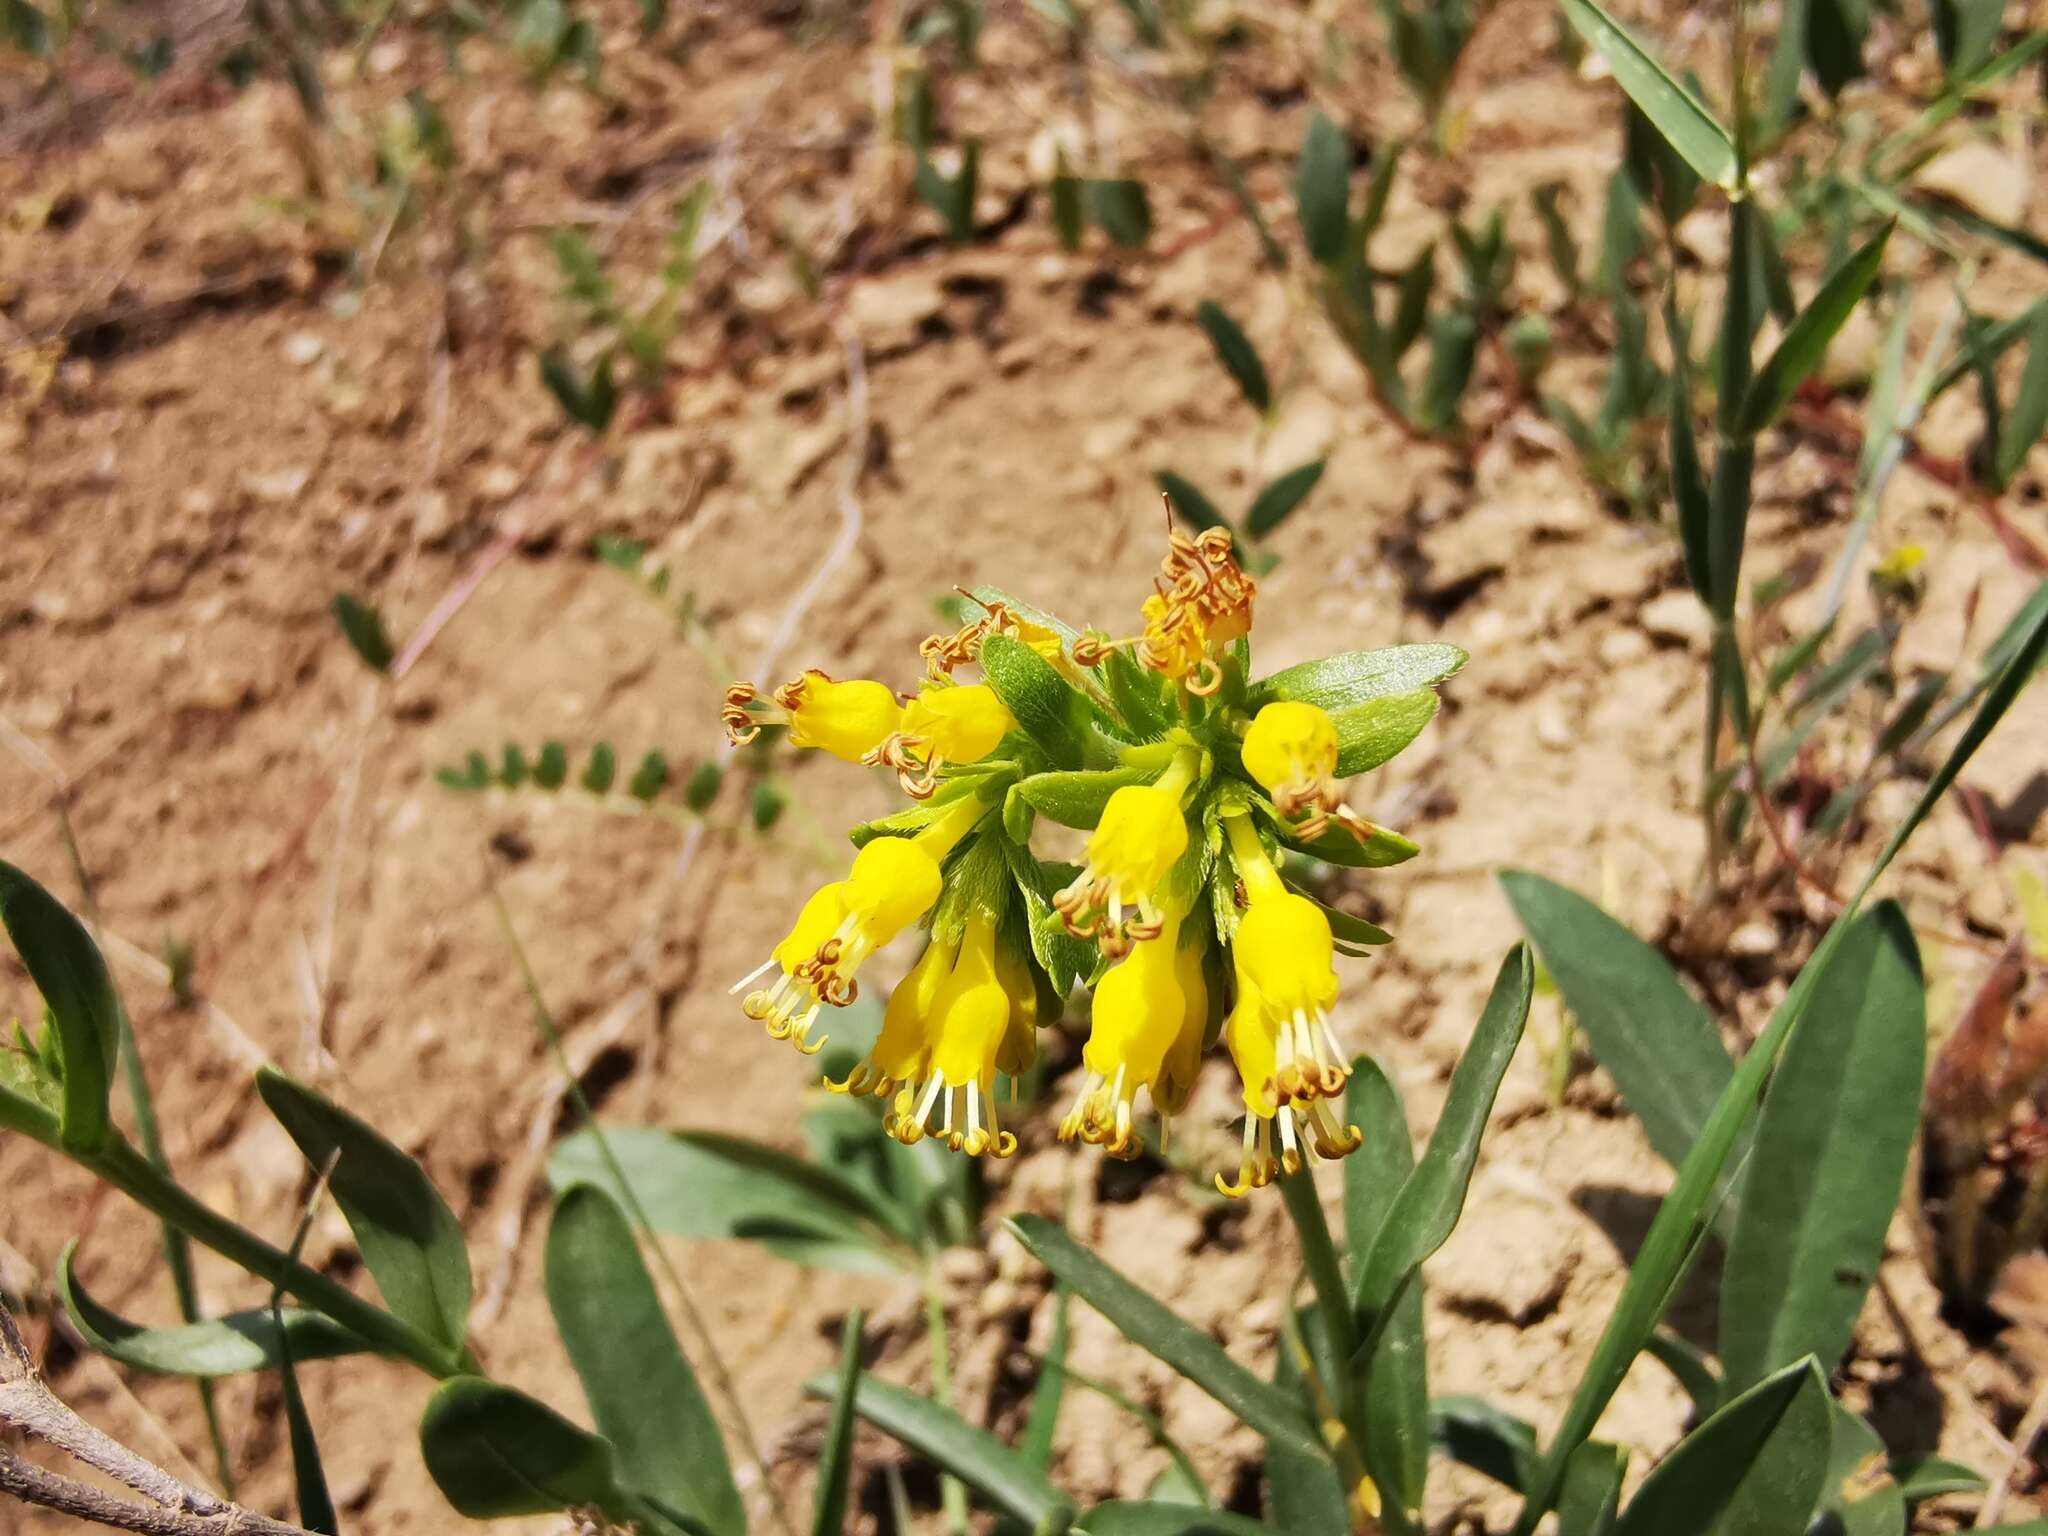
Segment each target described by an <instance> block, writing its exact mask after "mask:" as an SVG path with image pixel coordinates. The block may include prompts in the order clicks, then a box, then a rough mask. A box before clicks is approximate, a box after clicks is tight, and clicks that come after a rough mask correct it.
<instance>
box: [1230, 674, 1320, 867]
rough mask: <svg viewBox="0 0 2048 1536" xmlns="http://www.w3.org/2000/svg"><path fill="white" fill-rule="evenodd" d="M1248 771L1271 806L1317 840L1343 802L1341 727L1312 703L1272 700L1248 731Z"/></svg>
mask: <svg viewBox="0 0 2048 1536" xmlns="http://www.w3.org/2000/svg"><path fill="white" fill-rule="evenodd" d="M1244 771H1245V772H1246V773H1248V774H1250V775H1251V776H1252V777H1253V778H1254V779H1256V780H1257V781H1258V783H1259V784H1260V786H1261V787H1263V788H1264V789H1265V790H1267V791H1268V792H1269V793H1270V794H1271V795H1272V797H1273V808H1274V809H1275V810H1277V811H1278V812H1279V813H1280V814H1281V816H1283V817H1284V818H1285V819H1287V820H1288V821H1290V822H1293V823H1295V829H1294V830H1295V832H1296V834H1297V835H1298V836H1300V837H1301V838H1302V839H1303V840H1304V841H1308V842H1313V841H1314V840H1315V839H1316V838H1318V837H1320V836H1322V834H1323V829H1324V828H1325V827H1327V826H1328V825H1329V824H1330V816H1331V813H1332V812H1335V811H1337V810H1338V808H1339V807H1340V806H1341V805H1342V803H1343V796H1342V793H1341V791H1340V790H1339V789H1338V787H1337V727H1336V725H1335V724H1334V723H1333V722H1332V721H1331V719H1330V717H1329V716H1328V715H1327V714H1325V713H1324V712H1323V711H1322V710H1320V709H1317V708H1316V707H1315V705H1313V704H1295V703H1289V702H1286V701H1282V702H1281V703H1278V704H1268V705H1267V706H1266V707H1265V708H1264V709H1262V710H1260V711H1259V713H1258V716H1257V718H1256V719H1254V720H1253V721H1252V724H1251V729H1250V730H1248V731H1246V732H1245V734H1244Z"/></svg>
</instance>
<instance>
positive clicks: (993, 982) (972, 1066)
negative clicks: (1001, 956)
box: [883, 911, 1017, 1157]
mask: <svg viewBox="0 0 2048 1536" xmlns="http://www.w3.org/2000/svg"><path fill="white" fill-rule="evenodd" d="M995 948H996V943H995V923H994V922H993V920H991V919H990V918H989V916H988V915H987V914H986V913H983V912H979V911H977V912H975V913H974V914H973V915H972V916H971V917H969V918H968V920H967V929H966V932H965V933H964V934H963V936H962V937H961V940H960V951H959V954H958V956H957V957H956V958H955V959H954V962H953V969H952V971H951V973H950V974H949V975H948V976H947V977H946V980H945V981H944V983H942V984H941V985H940V986H939V988H938V990H937V992H936V993H935V994H934V995H933V997H932V1003H931V1012H930V1015H929V1018H928V1021H927V1025H926V1031H927V1036H928V1041H929V1046H930V1051H931V1056H930V1062H929V1065H928V1067H927V1068H926V1072H927V1075H926V1077H925V1079H924V1080H923V1081H922V1082H921V1083H912V1084H909V1085H907V1086H905V1087H904V1088H902V1089H901V1090H899V1091H898V1093H897V1094H896V1098H895V1103H894V1105H893V1107H892V1109H891V1111H890V1113H889V1115H888V1117H887V1118H886V1119H885V1120H884V1121H883V1129H884V1130H886V1131H887V1132H888V1133H889V1134H890V1135H891V1136H894V1137H895V1138H896V1139H897V1140H898V1141H900V1142H902V1143H904V1145H906V1146H909V1145H912V1144H914V1143H916V1142H918V1141H921V1140H923V1139H924V1138H925V1137H926V1136H942V1137H944V1138H945V1140H946V1144H947V1145H948V1146H950V1147H951V1148H952V1149H953V1150H954V1151H955V1152H965V1153H967V1154H968V1156H970V1157H980V1156H981V1155H982V1154H983V1153H984V1152H986V1153H990V1154H993V1155H994V1156H996V1157H1008V1156H1010V1155H1011V1154H1012V1153H1014V1152H1015V1151H1016V1150H1017V1138H1016V1137H1015V1136H1014V1135H1013V1134H1011V1133H1010V1132H1009V1131H1006V1130H1003V1129H1002V1128H1001V1127H1000V1126H999V1125H997V1123H996V1096H995V1083H996V1070H997V1057H998V1056H999V1055H1000V1054H1001V1053H1002V1050H1003V1044H1004V1038H1005V1035H1006V1034H1007V1031H1008V1029H1009V1025H1010V994H1009V993H1008V992H1007V991H1006V990H1005V989H1004V987H1003V984H1002V981H1001V979H1000V978H999V977H998V976H997V974H996V955H995ZM941 1109H943V1111H944V1113H943V1114H942V1115H941V1116H940V1119H939V1123H938V1124H937V1125H933V1124H932V1117H933V1115H934V1114H935V1113H938V1112H939V1111H940V1110H941Z"/></svg>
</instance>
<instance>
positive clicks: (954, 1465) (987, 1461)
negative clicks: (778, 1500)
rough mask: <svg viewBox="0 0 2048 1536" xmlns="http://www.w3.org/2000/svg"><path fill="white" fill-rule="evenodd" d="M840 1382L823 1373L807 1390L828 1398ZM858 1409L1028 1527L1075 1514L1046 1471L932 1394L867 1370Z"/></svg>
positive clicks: (858, 1386)
mask: <svg viewBox="0 0 2048 1536" xmlns="http://www.w3.org/2000/svg"><path fill="white" fill-rule="evenodd" d="M838 1385H839V1384H838V1382H837V1380H836V1379H835V1378H833V1377H830V1376H819V1377H814V1378H813V1379H812V1380H810V1381H807V1382H805V1383H804V1391H805V1392H806V1393H807V1394H809V1395H810V1396H812V1397H816V1398H828V1399H829V1398H830V1397H831V1396H832V1395H833V1394H834V1393H835V1392H836V1391H837V1390H838ZM853 1411H854V1412H855V1413H857V1414H859V1415H860V1416H861V1417H862V1418H863V1419H866V1420H867V1421H868V1423H870V1424H872V1425H874V1426H875V1428H877V1429H879V1430H881V1431H882V1433H884V1434H886V1435H892V1436H894V1437H895V1438H896V1439H898V1440H900V1441H902V1442H903V1443H904V1444H905V1445H906V1446H908V1447H909V1448H910V1449H911V1450H913V1451H916V1452H917V1453H918V1454H919V1455H921V1456H923V1457H924V1458H925V1459H926V1460H928V1461H931V1462H933V1463H934V1464H936V1465H937V1466H938V1468H939V1469H940V1470H941V1471H944V1472H950V1473H952V1474H953V1475H954V1476H955V1477H957V1478H959V1479H960V1480H961V1481H962V1482H964V1483H967V1484H969V1485H970V1486H971V1487H973V1488H975V1489H977V1490H979V1491H980V1493H981V1494H982V1495H983V1497H985V1498H986V1499H987V1500H988V1501H989V1503H990V1504H991V1505H993V1506H994V1507H995V1508H996V1509H997V1510H998V1511H1000V1512H1001V1513H1003V1514H1006V1515H1009V1516H1011V1517H1012V1518H1013V1519H1017V1520H1021V1521H1023V1522H1024V1524H1025V1525H1026V1526H1027V1527H1030V1528H1032V1529H1038V1528H1040V1527H1041V1526H1042V1525H1043V1526H1044V1527H1046V1528H1049V1529H1061V1527H1060V1526H1059V1525H1057V1524H1056V1523H1055V1522H1057V1521H1059V1520H1061V1519H1063V1518H1069V1517H1071V1514H1072V1510H1073V1506H1072V1504H1071V1503H1069V1502H1068V1500H1067V1498H1066V1496H1065V1495H1064V1494H1062V1493H1061V1492H1060V1491H1059V1490H1058V1489H1057V1488H1055V1487H1053V1485H1052V1484H1051V1483H1049V1482H1048V1481H1046V1478H1045V1475H1044V1474H1043V1473H1042V1472H1039V1471H1038V1470H1037V1469H1036V1468H1034V1467H1032V1466H1031V1465H1030V1464H1029V1463H1028V1462H1026V1461H1025V1460H1024V1458H1023V1457H1021V1456H1019V1455H1018V1454H1017V1453H1016V1452H1015V1451H1013V1450H1011V1449H1010V1448H1009V1447H1008V1446H1006V1445H1004V1444H1003V1443H1002V1442H1001V1441H1000V1440H998V1439H996V1437H995V1436H994V1435H991V1434H990V1433H989V1432H988V1431H987V1430H985V1429H980V1428H977V1427H976V1426H975V1425H972V1424H970V1423H968V1422H967V1421H966V1420H965V1419H963V1418H961V1417H960V1415H958V1414H957V1413H955V1412H953V1410H952V1409H950V1408H943V1407H941V1406H940V1405H939V1404H937V1403H935V1402H933V1401H932V1400H931V1399H930V1398H926V1397H920V1396H918V1395H917V1394H916V1393H915V1392H909V1391H906V1390H904V1389H903V1388H902V1387H899V1386H894V1385H892V1384H891V1383H889V1382H886V1381H880V1380H877V1379H876V1378H875V1377H873V1376H870V1375H868V1374H867V1373H866V1372H865V1371H863V1372H861V1373H860V1375H859V1377H858V1378H857V1380H856V1383H855V1386H854V1393H853Z"/></svg>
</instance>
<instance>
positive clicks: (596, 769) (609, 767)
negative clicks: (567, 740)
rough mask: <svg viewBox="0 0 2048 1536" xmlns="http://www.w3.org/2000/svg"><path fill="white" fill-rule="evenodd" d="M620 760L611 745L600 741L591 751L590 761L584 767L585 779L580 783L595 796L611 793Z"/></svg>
mask: <svg viewBox="0 0 2048 1536" xmlns="http://www.w3.org/2000/svg"><path fill="white" fill-rule="evenodd" d="M618 772H619V760H618V756H617V754H615V753H614V752H613V751H612V748H611V743H610V742H607V741H600V742H598V743H597V744H596V745H595V746H593V747H592V748H591V749H590V761H589V762H587V763H585V764H584V765H583V777H582V778H581V780H580V781H579V782H580V783H581V784H582V785H583V787H584V788H585V789H587V790H589V791H590V792H591V793H592V794H593V795H605V794H610V793H611V787H612V780H613V779H615V778H617V777H618Z"/></svg>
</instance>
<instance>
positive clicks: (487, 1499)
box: [420, 1376, 641, 1522]
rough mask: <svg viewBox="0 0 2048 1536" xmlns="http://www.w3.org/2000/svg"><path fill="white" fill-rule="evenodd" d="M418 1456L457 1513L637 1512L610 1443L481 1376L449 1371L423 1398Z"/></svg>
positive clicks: (617, 1515)
mask: <svg viewBox="0 0 2048 1536" xmlns="http://www.w3.org/2000/svg"><path fill="white" fill-rule="evenodd" d="M420 1454H421V1456H422V1458H423V1459H424V1460H425V1461H426V1464H427V1472H428V1474H429V1475H430V1476H432V1478H433V1479H434V1483H435V1485H436V1486H437V1487H438V1488H440V1490H441V1493H442V1496H443V1497H444V1498H446V1499H447V1500H448V1502H449V1503H450V1504H451V1505H453V1506H454V1508H455V1512H456V1513H457V1514H460V1515H467V1516H468V1517H469V1518H470V1519H472V1520H503V1519H507V1518H510V1517H513V1516H517V1515H546V1514H552V1513H554V1512H555V1511H557V1510H563V1509H583V1508H593V1509H597V1510H600V1511H602V1512H603V1513H605V1514H606V1515H608V1516H610V1517H611V1518H613V1519H615V1520H619V1521H622V1522H628V1521H634V1520H637V1519H639V1518H640V1516H641V1511H640V1510H639V1509H637V1508H635V1507H634V1505H633V1503H632V1501H631V1500H630V1499H629V1498H628V1497H627V1495H626V1494H625V1493H624V1492H623V1491H622V1490H621V1489H620V1488H619V1486H618V1483H617V1481H616V1479H615V1478H614V1476H613V1471H612V1448H611V1446H610V1445H608V1444H607V1443H606V1442H604V1441H603V1440H601V1439H599V1438H598V1437H597V1436H596V1435H593V1434H591V1433H590V1432H589V1431H588V1430H582V1429H578V1428H577V1427H576V1426H575V1425H574V1424H571V1423H570V1422H569V1421H568V1420H567V1419H565V1418H563V1417H562V1416H561V1415H560V1414H559V1413H556V1412H555V1410H554V1409H552V1408H550V1407H548V1406H547V1404H545V1403H542V1402H538V1401H536V1400H535V1399H533V1398H531V1397H528V1396H527V1395H526V1394H525V1393H524V1392H520V1391H516V1390H515V1389H513V1388H511V1387H507V1386H501V1385H499V1384H498V1383H497V1382H495V1381H486V1380H484V1379H483V1378H482V1377H481V1376H454V1377H450V1378H449V1379H448V1380H447V1381H444V1382H442V1383H441V1385H440V1387H439V1388H438V1389H437V1390H436V1391H435V1393H434V1395H433V1396H432V1397H430V1398H429V1399H427V1407H426V1412H425V1413H424V1414H422V1415H421V1417H420Z"/></svg>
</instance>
